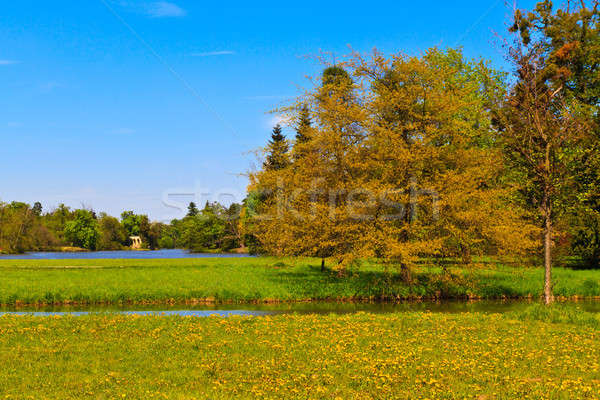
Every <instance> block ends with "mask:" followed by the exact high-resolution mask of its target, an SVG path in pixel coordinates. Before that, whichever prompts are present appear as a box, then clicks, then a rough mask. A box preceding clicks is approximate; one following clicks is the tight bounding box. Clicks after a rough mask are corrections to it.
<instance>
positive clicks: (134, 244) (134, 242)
mask: <svg viewBox="0 0 600 400" xmlns="http://www.w3.org/2000/svg"><path fill="white" fill-rule="evenodd" d="M129 240H131V248H132V249H134V250H139V249H141V248H142V238H141V237H139V236H130V237H129Z"/></svg>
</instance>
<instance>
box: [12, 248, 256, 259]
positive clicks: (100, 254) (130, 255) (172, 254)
mask: <svg viewBox="0 0 600 400" xmlns="http://www.w3.org/2000/svg"><path fill="white" fill-rule="evenodd" d="M211 257H221V258H227V257H234V258H235V257H250V256H249V255H248V254H237V253H190V252H189V251H187V250H183V249H170V250H167V249H164V250H154V251H131V250H122V251H90V252H77V253H62V252H35V253H25V254H9V255H2V254H0V260H98V259H112V260H115V259H119V260H122V259H126V260H147V259H165V258H166V259H176V258H211Z"/></svg>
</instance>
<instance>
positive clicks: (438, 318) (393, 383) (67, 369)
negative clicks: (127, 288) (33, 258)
mask: <svg viewBox="0 0 600 400" xmlns="http://www.w3.org/2000/svg"><path fill="white" fill-rule="evenodd" d="M0 363H1V365H2V371H3V373H2V374H0V394H1V396H0V397H2V398H9V399H12V398H14V399H16V398H27V397H28V396H29V397H32V398H144V399H161V398H167V399H191V398H210V399H218V398H278V399H294V398H298V399H349V398H353V399H391V398H400V399H415V398H419V399H440V398H443V399H454V398H461V399H462V398H473V399H516V398H519V399H522V398H523V399H524V398H535V399H538V398H549V399H554V398H556V399H575V398H582V399H584V398H585V399H587V398H589V399H598V398H600V371H599V368H600V365H599V363H600V331H598V330H595V329H591V328H585V327H581V326H575V325H564V324H550V323H544V322H522V321H513V320H510V319H508V318H507V317H503V316H501V315H493V314H492V315H483V314H457V315H449V314H430V313H402V314H401V313H398V314H380V315H377V314H365V313H358V314H347V315H281V316H268V317H229V318H219V317H210V318H180V317H159V316H156V317H154V316H153V317H148V316H143V317H140V316H124V315H91V316H83V317H52V318H35V317H12V316H11V317H8V316H4V317H0Z"/></svg>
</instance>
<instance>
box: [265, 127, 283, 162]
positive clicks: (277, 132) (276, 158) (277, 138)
mask: <svg viewBox="0 0 600 400" xmlns="http://www.w3.org/2000/svg"><path fill="white" fill-rule="evenodd" d="M267 151H268V154H267V159H266V161H265V162H264V163H263V167H264V168H265V169H266V170H271V171H273V170H274V171H277V170H280V169H283V168H285V167H287V166H288V165H289V159H288V151H289V145H288V143H287V140H286V139H285V136H284V135H283V133H282V130H281V125H279V124H277V125H275V127H274V128H273V132H272V133H271V140H269V144H268V146H267Z"/></svg>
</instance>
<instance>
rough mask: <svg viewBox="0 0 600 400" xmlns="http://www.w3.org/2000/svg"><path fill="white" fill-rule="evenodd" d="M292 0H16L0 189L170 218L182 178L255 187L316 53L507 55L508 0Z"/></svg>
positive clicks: (191, 184) (1, 81)
mask: <svg viewBox="0 0 600 400" xmlns="http://www.w3.org/2000/svg"><path fill="white" fill-rule="evenodd" d="M286 3H287V2H282V1H262V2H236V1H231V2H206V1H191V0H174V1H135V0H123V1H120V0H112V1H111V0H84V1H74V0H73V1H39V0H19V1H13V2H9V1H4V2H2V5H1V6H0V171H1V175H0V176H1V179H0V200H2V201H12V200H20V201H27V202H30V203H32V202H34V201H41V202H42V203H43V205H44V207H45V208H46V209H50V208H53V207H54V206H56V205H57V204H59V203H61V202H64V203H65V204H67V205H70V206H73V207H80V206H82V205H84V206H86V207H92V208H94V209H95V210H97V211H107V212H109V213H111V214H113V215H118V214H119V213H120V212H121V211H122V210H124V209H127V210H134V211H136V212H139V213H146V214H149V215H150V217H151V218H152V219H154V220H169V219H170V218H173V217H179V216H180V212H179V211H178V210H177V208H173V207H168V206H167V205H166V204H165V200H168V201H167V202H168V203H171V205H172V206H173V205H176V204H175V203H177V204H184V203H187V202H189V201H190V200H194V196H190V195H178V196H175V195H174V194H176V193H180V194H183V193H188V194H193V193H196V195H195V197H197V198H196V201H199V202H201V203H203V202H204V201H205V200H206V198H207V196H206V195H202V194H203V193H204V194H207V193H210V194H211V196H212V197H213V199H214V198H215V197H216V196H218V194H219V193H222V194H224V193H230V194H232V195H234V196H235V197H236V200H238V201H239V200H241V198H242V197H243V194H244V193H245V188H246V184H247V181H246V179H245V178H244V177H243V176H241V175H240V174H243V173H245V172H246V171H248V170H249V169H251V168H252V165H253V163H254V162H255V157H254V156H253V155H252V154H251V151H252V150H253V149H256V148H258V147H260V146H262V145H264V143H265V141H266V140H267V139H268V137H269V134H270V127H271V125H272V123H273V120H274V118H275V116H273V115H270V114H268V113H267V112H268V111H269V110H271V109H273V108H274V107H276V106H278V105H280V104H282V103H283V102H285V100H286V99H290V98H292V97H294V96H295V95H297V94H299V93H300V88H302V87H307V86H309V83H308V81H307V80H306V76H312V75H316V74H318V71H319V70H320V69H321V66H319V65H318V64H317V63H316V62H315V61H313V60H312V59H310V58H307V57H305V56H314V55H317V54H319V52H320V51H327V52H334V53H335V54H338V55H340V56H341V55H343V54H346V53H347V52H348V45H351V46H352V48H354V49H355V50H359V51H362V52H368V51H370V50H371V49H372V48H373V47H377V48H378V49H380V50H382V51H384V52H386V53H392V52H394V53H395V52H405V53H408V54H418V53H420V52H422V51H423V50H425V49H427V48H429V47H432V46H442V47H447V46H456V45H461V46H463V47H464V51H465V54H466V55H467V56H468V57H480V56H483V57H485V58H488V59H490V60H492V62H494V63H495V65H497V66H502V65H503V62H502V56H501V54H500V50H499V46H498V45H497V44H496V43H495V38H494V33H493V32H494V31H495V32H499V33H504V30H505V24H506V22H507V20H508V15H509V10H508V9H507V8H506V7H505V5H504V1H502V0H499V1H498V0H492V1H475V0H468V1H455V2H447V1H444V2H441V1H440V2H414V1H413V2H404V1H378V2H372V3H369V2H364V1H362V2H354V1H344V2H335V1H329V2H321V1H312V0H311V1H303V2H293V3H291V4H286ZM533 3H534V2H533V1H524V2H521V3H520V4H519V6H520V7H524V8H530V7H531V6H532V5H533ZM198 197H200V198H198ZM220 200H221V201H223V202H228V201H231V200H232V196H227V195H221V196H220Z"/></svg>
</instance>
